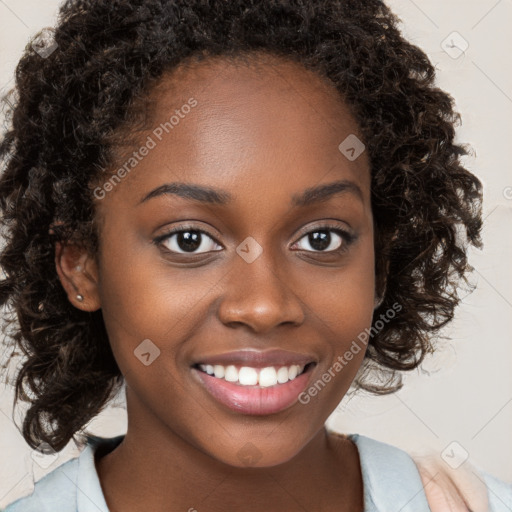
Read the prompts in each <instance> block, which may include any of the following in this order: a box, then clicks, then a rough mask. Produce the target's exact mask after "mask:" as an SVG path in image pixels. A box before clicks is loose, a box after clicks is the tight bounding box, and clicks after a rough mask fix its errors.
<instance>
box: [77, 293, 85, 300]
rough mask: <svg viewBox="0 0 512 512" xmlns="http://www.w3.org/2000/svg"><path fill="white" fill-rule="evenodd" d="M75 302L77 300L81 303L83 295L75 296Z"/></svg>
mask: <svg viewBox="0 0 512 512" xmlns="http://www.w3.org/2000/svg"><path fill="white" fill-rule="evenodd" d="M76 300H78V301H80V302H82V301H83V300H84V297H83V295H80V294H77V296H76Z"/></svg>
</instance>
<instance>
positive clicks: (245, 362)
mask: <svg viewBox="0 0 512 512" xmlns="http://www.w3.org/2000/svg"><path fill="white" fill-rule="evenodd" d="M317 362H318V361H317V359H316V358H315V357H314V356H312V355H308V354H300V353H298V352H291V351H288V350H281V349H269V350H264V351H262V350H252V349H248V350H236V351H233V352H224V353H222V354H216V355H212V356H207V357H204V358H201V359H198V360H197V361H196V362H195V363H193V366H197V365H199V364H211V365H216V364H220V365H222V366H228V365H234V366H251V367H253V368H265V367H267V366H290V365H292V364H298V365H299V366H302V365H304V366H305V365H307V364H308V363H317Z"/></svg>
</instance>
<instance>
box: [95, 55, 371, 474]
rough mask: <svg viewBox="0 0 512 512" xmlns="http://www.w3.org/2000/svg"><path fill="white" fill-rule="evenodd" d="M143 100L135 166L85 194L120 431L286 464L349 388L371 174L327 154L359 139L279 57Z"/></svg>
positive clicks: (325, 95)
mask: <svg viewBox="0 0 512 512" xmlns="http://www.w3.org/2000/svg"><path fill="white" fill-rule="evenodd" d="M151 97H152V99H153V101H154V107H155V108H154V111H153V119H152V122H151V126H150V127H149V128H148V129H147V131H141V132H139V133H138V136H140V141H141V143H140V145H139V146H137V147H135V148H132V151H136V152H137V154H136V155H135V156H134V155H133V153H132V152H131V153H130V154H131V155H132V160H130V157H129V156H128V155H125V156H124V158H120V159H119V162H118V168H119V169H121V168H123V165H124V169H125V172H122V171H120V172H118V179H115V180H111V182H110V183H111V185H110V186H109V185H107V186H104V187H103V188H102V189H101V190H98V189H97V191H96V196H97V198H98V199H97V209H98V210H97V211H98V214H99V215H101V217H102V227H101V251H100V254H99V257H98V260H97V293H98V307H101V308H102V312H103V317H104V320H105V325H106V328H107V332H108V335H109V339H110V343H111V346H112V350H113V353H114V355H115V358H116V360H117V363H118V365H119V367H120V369H121V371H122V373H123V375H124V376H125V380H126V385H127V400H128V417H129V426H128V428H129V430H130V429H131V428H132V429H139V431H145V432H146V433H147V435H150V434H155V435H159V434H160V435H166V433H170V434H172V435H173V436H178V437H179V438H180V439H181V440H184V441H185V442H186V443H188V444H190V445H191V446H193V447H195V448H197V449H199V450H200V451H202V452H203V453H205V454H207V455H209V456H211V457H213V458H215V459H217V460H219V461H223V462H225V463H227V464H230V465H233V466H243V465H245V463H246V461H247V460H249V459H250V460H252V463H253V465H254V466H260V467H263V466H270V465H275V464H278V463H281V462H285V461H287V460H289V459H290V458H292V457H293V456H295V455H297V454H298V453H299V452H300V451H301V450H302V449H303V447H304V446H305V445H306V444H307V443H308V442H309V441H310V440H312V439H313V438H314V436H315V435H316V434H317V433H318V432H319V431H320V429H321V428H322V426H323V425H324V422H325V420H326V419H327V417H328V416H329V414H330V413H331V412H332V411H333V410H334V408H335V407H336V406H337V405H338V403H339V402H340V400H341V399H342V397H343V396H344V394H345V393H346V391H347V390H348V388H349V386H350V384H351V382H352V380H353V378H354V377H355V375H356V373H357V370H358V369H359V367H360V365H361V362H362V359H363V356H364V352H365V350H364V349H365V346H363V345H362V344H361V342H360V341H358V343H359V350H354V344H353V342H354V340H358V335H360V333H361V332H363V331H364V330H365V328H368V327H369V326H370V325H371V320H372V314H373V307H374V291H375V288H374V287H375V282H374V246H373V223H372V212H371V205H370V174H369V164H368V160H367V156H366V153H364V152H363V153H362V154H361V155H360V156H359V157H358V158H356V159H349V158H347V157H346V156H345V155H344V154H343V153H342V152H341V151H340V149H339V148H338V146H339V145H340V143H341V142H343V141H344V140H345V139H346V138H347V137H348V136H351V135H356V136H358V135H359V138H361V136H360V132H359V128H358V126H357V124H356V122H355V120H354V119H353V118H352V116H351V115H350V113H349V111H348V109H347V107H346V106H345V105H344V104H343V103H342V101H341V100H340V98H339V97H338V96H337V93H336V91H335V90H334V89H333V88H331V86H330V85H329V84H327V83H325V82H324V81H323V80H322V79H321V78H319V77H318V76H317V75H316V74H313V73H312V72H310V71H307V70H306V69H304V68H302V67H300V66H299V65H298V64H293V63H285V62H283V61H277V60H276V61H274V62H270V61H264V60H260V61H259V63H258V65H257V66H256V65H254V64H253V65H251V66H247V65H242V64H239V65H235V64H233V63H229V62H227V61H225V60H222V59H216V60H210V61H208V62H203V63H199V64H196V65H194V66H191V67H189V68H180V69H179V70H177V71H175V72H174V73H173V75H169V76H167V77H166V78H165V79H164V80H163V81H162V82H161V83H160V84H159V86H158V87H157V88H156V89H155V90H154V91H153V92H152V96H151ZM165 123H167V124H165ZM144 146H145V147H146V150H144V149H142V148H143V147H144ZM351 347H352V351H351V353H352V357H351V358H347V357H345V355H344V354H345V353H346V352H347V351H350V349H351ZM336 361H338V365H336ZM340 366H341V368H340ZM315 390H316V391H315ZM156 433H159V434H156ZM248 440H250V441H251V443H250V444H248V443H247V441H248Z"/></svg>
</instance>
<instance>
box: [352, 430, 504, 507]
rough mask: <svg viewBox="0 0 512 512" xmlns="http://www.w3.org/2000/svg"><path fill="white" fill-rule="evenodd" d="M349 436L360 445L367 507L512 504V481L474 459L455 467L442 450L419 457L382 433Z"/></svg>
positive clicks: (496, 505)
mask: <svg viewBox="0 0 512 512" xmlns="http://www.w3.org/2000/svg"><path fill="white" fill-rule="evenodd" d="M347 437H349V438H350V439H351V440H352V441H353V442H354V443H355V445H356V446H357V448H358V451H359V457H360V463H361V473H362V476H363V483H364V494H365V510H368V511H372V512H373V511H374V510H388V509H389V510H395V509H397V508H398V509H400V510H401V511H402V512H406V511H409V510H411V511H414V512H420V511H431V512H445V511H446V510H457V511H470V510H478V511H482V512H484V511H485V512H510V511H511V510H512V484H510V483H506V482H503V481H501V480H499V479H498V478H496V477H494V476H493V475H490V474H489V473H487V472H485V471H482V470H481V469H479V468H477V467H475V466H473V465H472V464H470V462H469V461H466V462H465V463H464V464H463V465H461V466H460V467H457V469H453V468H451V467H450V466H448V464H447V463H446V462H445V461H444V460H442V459H441V458H440V457H439V455H435V454H430V455H427V456H423V457H419V456H414V457H413V456H411V455H410V454H408V453H407V452H405V451H404V450H402V449H400V448H397V447H395V446H392V445H389V444H387V443H383V442H381V441H377V440H376V439H372V438H369V437H366V436H362V435H359V434H351V435H349V436H347ZM398 505H399V506H398ZM386 507H387V508H386ZM401 507H402V508H401Z"/></svg>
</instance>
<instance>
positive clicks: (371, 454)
mask: <svg viewBox="0 0 512 512" xmlns="http://www.w3.org/2000/svg"><path fill="white" fill-rule="evenodd" d="M348 438H349V439H350V440H351V441H352V442H353V443H354V444H355V445H356V446H357V449H358V452H359V461H360V465H361V475H362V478H363V486H364V501H365V511H368V512H373V511H379V510H401V512H429V511H430V509H429V506H428V502H427V499H426V496H425V493H424V492H423V490H422V483H421V477H420V474H419V471H418V469H417V466H416V464H415V463H414V460H413V459H412V458H411V456H410V455H409V454H408V453H406V452H405V451H403V450H402V449H400V448H397V447H396V446H392V445H390V444H387V443H384V442H382V441H377V440H376V439H372V438H370V437H366V436H363V435H360V434H350V435H348Z"/></svg>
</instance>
